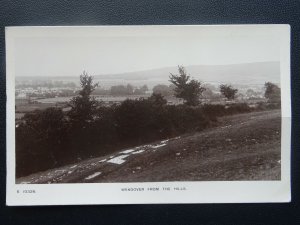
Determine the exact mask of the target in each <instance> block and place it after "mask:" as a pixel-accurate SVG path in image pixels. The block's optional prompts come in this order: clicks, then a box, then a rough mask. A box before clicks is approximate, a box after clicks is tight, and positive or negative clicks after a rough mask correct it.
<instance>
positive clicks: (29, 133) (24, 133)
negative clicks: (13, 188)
mask: <svg viewBox="0 0 300 225" xmlns="http://www.w3.org/2000/svg"><path fill="white" fill-rule="evenodd" d="M67 134H68V124H67V121H66V119H65V117H64V114H63V112H62V110H61V109H56V108H48V109H46V110H44V111H40V110H39V111H35V112H34V113H30V114H25V116H24V119H23V123H21V124H20V125H19V127H18V128H16V176H17V177H19V176H23V175H27V174H29V173H34V172H37V171H40V170H45V169H49V168H53V167H56V166H59V165H62V164H64V163H66V162H68V160H67V159H68V158H70V157H69V155H70V154H69V152H68V148H67V146H68V137H67Z"/></svg>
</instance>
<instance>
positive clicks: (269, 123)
mask: <svg viewBox="0 0 300 225" xmlns="http://www.w3.org/2000/svg"><path fill="white" fill-rule="evenodd" d="M280 118H281V115H280V110H272V111H264V112H255V113H248V114H239V115H234V116H228V117H223V118H220V122H219V123H218V125H217V126H216V127H213V128H210V129H207V130H205V131H203V132H199V133H195V134H186V135H183V136H181V137H177V138H173V139H169V140H163V141H161V142H156V143H152V144H149V145H143V146H139V147H136V148H133V149H127V150H123V151H120V152H118V153H115V154H112V155H108V156H105V157H100V158H95V159H91V160H85V161H83V162H81V163H78V164H73V165H68V166H65V167H62V168H57V169H53V170H49V171H46V172H41V173H37V174H33V175H30V176H28V177H23V178H20V179H18V180H17V183H85V182H151V181H200V180H202V181H204V180H206V181H211V180H278V179H280V163H281V162H280V137H281V135H280V127H281V119H280Z"/></svg>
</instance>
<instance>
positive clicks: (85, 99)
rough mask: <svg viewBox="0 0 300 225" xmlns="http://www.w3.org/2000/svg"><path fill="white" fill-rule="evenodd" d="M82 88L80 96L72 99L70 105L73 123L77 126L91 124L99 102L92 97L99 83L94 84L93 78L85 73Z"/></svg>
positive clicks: (82, 78)
mask: <svg viewBox="0 0 300 225" xmlns="http://www.w3.org/2000/svg"><path fill="white" fill-rule="evenodd" d="M80 86H81V88H82V89H81V90H80V91H79V95H78V96H76V97H73V98H72V99H71V101H70V104H69V105H70V106H71V110H70V111H69V113H68V116H69V118H70V120H71V122H73V123H77V124H82V123H85V122H90V121H91V120H92V119H93V115H94V112H95V110H96V108H97V101H96V100H95V99H94V98H93V97H92V96H91V93H92V92H93V91H94V90H95V88H96V87H97V86H98V83H96V84H93V77H92V76H89V75H88V74H87V73H86V72H85V71H83V74H82V75H80Z"/></svg>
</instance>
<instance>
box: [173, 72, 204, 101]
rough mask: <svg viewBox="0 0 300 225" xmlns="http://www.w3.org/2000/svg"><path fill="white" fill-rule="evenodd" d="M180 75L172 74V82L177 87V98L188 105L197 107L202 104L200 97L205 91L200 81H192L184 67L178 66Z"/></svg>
mask: <svg viewBox="0 0 300 225" xmlns="http://www.w3.org/2000/svg"><path fill="white" fill-rule="evenodd" d="M178 71H179V75H174V74H172V73H170V77H169V78H170V82H171V83H172V84H174V85H175V86H176V87H175V90H174V91H175V97H177V98H182V99H184V100H185V104H186V105H190V106H196V105H198V104H199V103H200V100H199V99H200V96H201V95H202V92H203V91H204V90H205V88H204V87H202V84H201V82H200V81H197V80H194V79H190V76H189V75H187V73H186V71H185V68H184V67H183V66H178Z"/></svg>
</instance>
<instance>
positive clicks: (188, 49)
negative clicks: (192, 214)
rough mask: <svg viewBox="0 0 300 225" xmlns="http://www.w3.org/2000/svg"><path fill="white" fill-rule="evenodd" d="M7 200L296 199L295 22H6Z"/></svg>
mask: <svg viewBox="0 0 300 225" xmlns="http://www.w3.org/2000/svg"><path fill="white" fill-rule="evenodd" d="M6 68H7V73H6V77H7V205H74V204H151V203H224V202H228V203H229V202H230V203H231V202H232V203H240V202H289V201H290V198H291V192H290V138H291V107H290V27H289V25H215V26H200V25H199V26H94V27H7V28H6Z"/></svg>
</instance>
